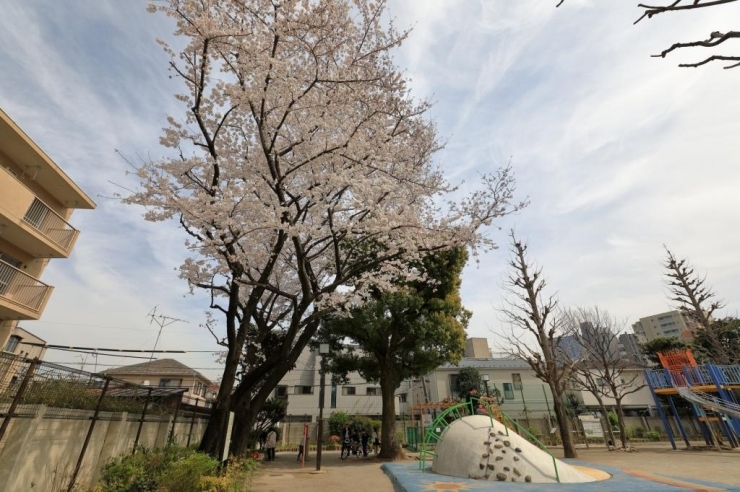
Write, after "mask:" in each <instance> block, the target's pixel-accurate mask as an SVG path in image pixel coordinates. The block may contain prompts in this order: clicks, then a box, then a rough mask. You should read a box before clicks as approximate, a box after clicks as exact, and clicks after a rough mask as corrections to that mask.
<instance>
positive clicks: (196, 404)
mask: <svg viewBox="0 0 740 492" xmlns="http://www.w3.org/2000/svg"><path fill="white" fill-rule="evenodd" d="M195 408H196V409H197V408H198V400H195ZM194 425H195V409H194V410H193V418H191V419H190V430H189V431H188V443H187V444H186V445H185V446H186V447H190V438H191V437H192V436H193V426H194Z"/></svg>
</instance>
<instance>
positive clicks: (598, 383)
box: [596, 378, 606, 386]
mask: <svg viewBox="0 0 740 492" xmlns="http://www.w3.org/2000/svg"><path fill="white" fill-rule="evenodd" d="M596 384H597V385H598V386H606V381H604V378H596Z"/></svg>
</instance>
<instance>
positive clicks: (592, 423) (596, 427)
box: [578, 415, 604, 438]
mask: <svg viewBox="0 0 740 492" xmlns="http://www.w3.org/2000/svg"><path fill="white" fill-rule="evenodd" d="M578 418H579V419H580V421H581V425H582V426H583V433H584V434H586V437H600V438H603V437H604V429H603V428H602V427H601V420H599V419H597V418H594V417H586V416H583V415H580V416H579V417H578Z"/></svg>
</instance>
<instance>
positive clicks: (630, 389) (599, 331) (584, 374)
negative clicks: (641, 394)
mask: <svg viewBox="0 0 740 492" xmlns="http://www.w3.org/2000/svg"><path fill="white" fill-rule="evenodd" d="M564 319H565V321H564V327H565V330H566V332H567V333H568V334H569V335H570V336H571V337H573V340H574V341H575V343H576V344H577V346H578V347H579V349H580V350H578V352H579V353H574V351H569V353H568V354H567V356H568V359H569V360H570V362H571V363H572V365H573V370H574V371H575V373H576V375H577V378H574V379H577V380H578V383H577V384H580V385H581V386H582V387H583V389H585V390H586V391H588V392H589V393H591V394H593V395H594V397H595V398H596V400H597V401H598V402H599V406H600V407H601V411H602V412H603V413H604V414H605V415H606V407H605V405H604V400H603V399H604V398H612V399H614V406H615V408H616V413H617V419H618V425H619V439H620V441H621V443H622V448H626V447H627V433H626V429H625V425H624V408H623V405H622V401H623V400H624V398H625V397H627V396H628V395H631V394H632V393H636V392H637V391H640V390H641V389H642V388H644V387H645V383H643V382H642V379H641V374H642V372H641V371H635V369H637V368H639V366H637V364H635V362H634V361H631V360H629V359H625V358H623V357H622V355H621V351H620V349H619V338H618V337H619V332H620V331H622V330H623V328H624V322H622V321H619V320H617V318H615V317H614V316H612V315H610V314H609V313H608V312H607V311H605V310H603V309H599V307H593V308H575V309H570V310H568V311H567V312H566V313H565V314H564ZM609 437H610V438H611V440H612V442H615V441H614V434H613V433H612V431H611V425H609Z"/></svg>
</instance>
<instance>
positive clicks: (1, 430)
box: [0, 359, 39, 441]
mask: <svg viewBox="0 0 740 492" xmlns="http://www.w3.org/2000/svg"><path fill="white" fill-rule="evenodd" d="M38 365H39V360H38V359H33V360H32V361H31V363H30V364H29V365H28V369H27V370H26V374H25V376H23V381H21V385H20V386H19V387H18V391H17V392H16V393H15V396H14V397H13V401H12V402H11V403H10V408H8V413H6V414H5V418H4V419H3V423H2V425H0V441H2V440H3V436H4V435H5V431H7V430H8V426H9V425H10V419H12V418H13V417H14V416H15V409H16V407H18V405H19V404H20V402H21V398H22V397H23V394H24V393H25V392H26V388H28V383H29V382H30V381H31V377H32V376H33V373H34V372H35V371H36V367H38Z"/></svg>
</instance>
